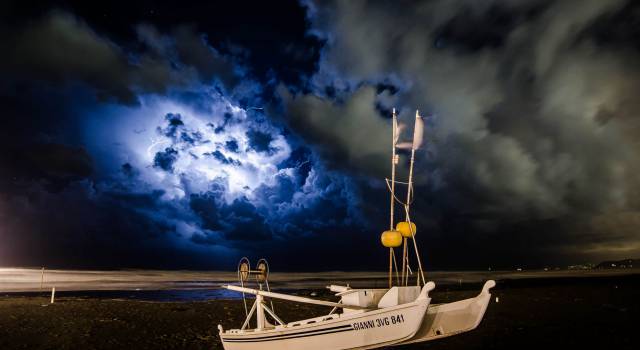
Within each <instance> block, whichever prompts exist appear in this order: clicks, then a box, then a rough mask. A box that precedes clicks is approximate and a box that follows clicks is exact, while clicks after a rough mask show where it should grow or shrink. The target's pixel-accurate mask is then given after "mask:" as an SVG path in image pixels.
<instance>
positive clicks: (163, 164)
mask: <svg viewBox="0 0 640 350" xmlns="http://www.w3.org/2000/svg"><path fill="white" fill-rule="evenodd" d="M176 159H178V151H176V150H175V149H173V148H171V147H167V148H165V149H164V151H161V152H158V153H156V155H155V156H154V157H153V166H155V167H158V168H160V169H162V170H164V171H173V163H175V162H176Z"/></svg>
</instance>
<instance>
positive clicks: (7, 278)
mask: <svg viewBox="0 0 640 350" xmlns="http://www.w3.org/2000/svg"><path fill="white" fill-rule="evenodd" d="M633 274H640V268H626V269H598V270H595V269H594V270H549V271H544V270H532V271H433V272H427V276H428V280H432V281H434V282H436V284H437V285H441V286H442V285H454V284H462V283H481V282H483V281H485V280H488V279H494V280H496V281H500V280H519V279H541V278H542V279H549V278H575V277H577V278H583V277H603V276H604V277H606V276H625V275H633ZM41 278H42V270H40V269H22V268H0V293H12V292H40V291H44V290H50V289H51V287H56V290H58V291H114V290H198V289H210V290H211V289H219V288H220V286H222V285H223V284H229V283H235V282H236V280H237V275H236V273H235V272H228V271H151V270H123V271H96V270H92V271H80V270H45V274H44V283H43V284H42V288H40V286H41ZM386 281H387V274H386V272H362V271H360V272H339V271H331V272H315V273H314V272H292V273H287V272H275V273H272V274H270V275H269V282H270V283H271V284H272V286H273V287H274V288H279V289H286V290H299V289H309V288H312V289H323V288H324V287H325V286H326V285H328V284H342V285H347V284H348V285H350V286H352V287H355V288H360V287H374V288H383V287H385V286H386V284H387V282H386Z"/></svg>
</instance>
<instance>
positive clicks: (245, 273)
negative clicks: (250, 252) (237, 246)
mask: <svg viewBox="0 0 640 350" xmlns="http://www.w3.org/2000/svg"><path fill="white" fill-rule="evenodd" d="M250 270H251V266H250V264H249V259H247V258H242V259H240V262H239V263H238V280H240V282H243V283H244V282H246V281H247V280H249V271H250Z"/></svg>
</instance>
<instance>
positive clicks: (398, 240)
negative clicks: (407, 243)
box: [380, 231, 402, 248]
mask: <svg viewBox="0 0 640 350" xmlns="http://www.w3.org/2000/svg"><path fill="white" fill-rule="evenodd" d="M380 241H381V242H382V245H383V246H385V247H387V248H396V247H399V246H400V245H402V234H401V233H400V232H398V231H384V232H382V236H380Z"/></svg>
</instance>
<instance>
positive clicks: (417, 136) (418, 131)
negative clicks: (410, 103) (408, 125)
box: [411, 110, 424, 149]
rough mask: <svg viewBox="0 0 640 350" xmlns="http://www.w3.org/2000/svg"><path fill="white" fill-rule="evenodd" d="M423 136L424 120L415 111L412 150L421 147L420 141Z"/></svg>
mask: <svg viewBox="0 0 640 350" xmlns="http://www.w3.org/2000/svg"><path fill="white" fill-rule="evenodd" d="M423 136H424V120H423V119H422V117H421V116H420V114H419V112H418V111H417V110H416V124H415V127H414V128H413V145H412V147H411V148H412V149H418V148H420V146H422V139H423Z"/></svg>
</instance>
